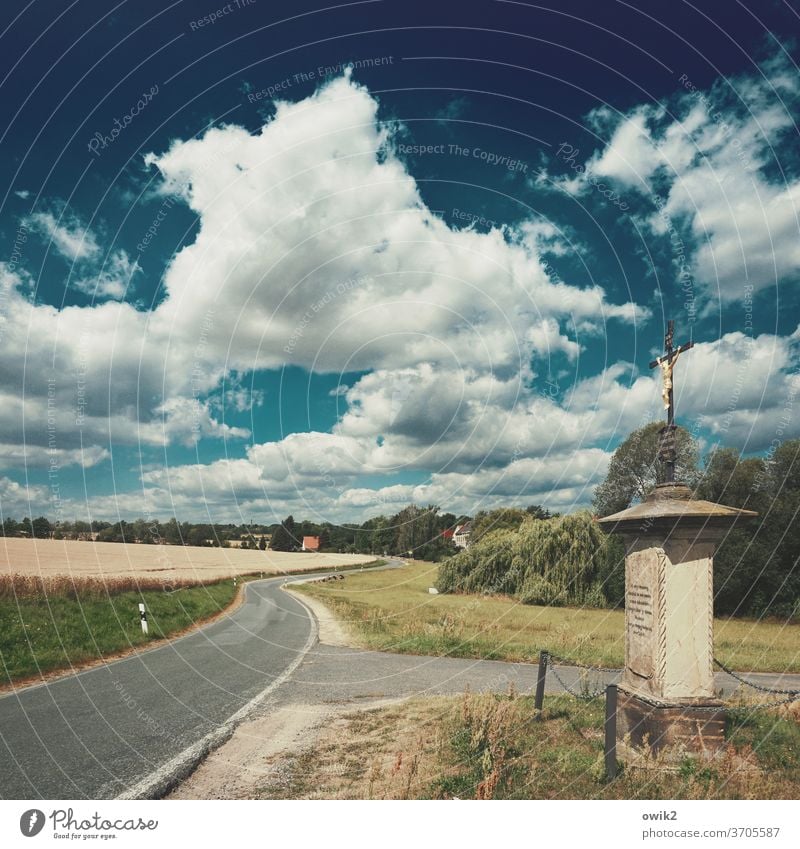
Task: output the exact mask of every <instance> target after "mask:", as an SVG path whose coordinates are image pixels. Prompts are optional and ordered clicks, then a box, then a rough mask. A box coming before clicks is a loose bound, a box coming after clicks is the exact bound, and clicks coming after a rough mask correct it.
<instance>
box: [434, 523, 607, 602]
mask: <svg viewBox="0 0 800 849" xmlns="http://www.w3.org/2000/svg"><path fill="white" fill-rule="evenodd" d="M620 563H621V558H620V551H619V546H618V545H617V544H616V543H615V542H614V541H612V540H610V539H609V537H608V536H606V534H604V533H603V532H602V531H601V530H600V528H599V527H598V525H597V523H596V522H595V521H594V519H593V518H592V517H591V516H590V515H589V514H588V513H585V512H584V513H574V514H572V515H569V516H559V517H556V518H552V519H536V518H527V519H525V520H524V521H523V523H522V525H521V527H520V528H519V530H518V531H513V530H505V531H496V532H494V533H491V534H487V535H486V536H485V537H483V538H482V539H481V540H479V541H478V542H477V543H475V544H474V545H472V546H471V547H470V548H469V549H468V550H467V551H464V552H462V553H461V554H458V555H457V556H456V557H453V558H450V559H449V560H447V561H446V562H445V563H444V564H443V565H442V566H441V567H440V569H439V577H438V579H437V584H436V587H437V589H438V590H439V591H440V592H484V593H493V594H495V593H504V594H508V595H514V596H516V597H517V598H519V599H520V601H522V602H523V603H525V604H577V605H587V606H592V607H595V606H599V607H603V606H607V605H608V603H609V602H611V603H612V604H614V605H616V604H617V603H618V597H617V596H618V592H619V577H618V573H619V570H620ZM612 577H613V579H614V580H611V578H612ZM607 587H608V590H609V592H608V593H607V592H606V588H607ZM622 592H623V594H624V571H623V572H622Z"/></svg>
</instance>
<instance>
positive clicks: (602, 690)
mask: <svg viewBox="0 0 800 849" xmlns="http://www.w3.org/2000/svg"><path fill="white" fill-rule="evenodd" d="M548 666H549V667H550V669H551V670H552V672H553V675H554V676H555V679H556V681H558V683H559V684H561V686H562V687H563V688H564V690H566V691H567V692H568V693H569V694H570V695H571V696H575V698H576V699H580V700H581V701H582V702H590V701H592V699H596V698H598V697H599V696H602V695H603V694H604V693H605V691H606V685H605V684H603V686H602V687H600V689H599V690H595V691H594V692H592V693H576V692H575V691H574V690H573V689H572V688H571V687H570V686H569V685H568V684H566V683H565V682H564V679H563V678H562V677H561V676H560V675H559V674H558V672H556V664H554V663H550V664H548Z"/></svg>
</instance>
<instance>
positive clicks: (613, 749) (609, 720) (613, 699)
mask: <svg viewBox="0 0 800 849" xmlns="http://www.w3.org/2000/svg"><path fill="white" fill-rule="evenodd" d="M605 736H606V739H605V762H606V763H605V765H606V778H607V779H608V780H609V781H613V780H614V779H615V778H616V777H617V685H616V684H609V685H608V687H606V719H605Z"/></svg>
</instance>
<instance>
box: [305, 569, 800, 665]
mask: <svg viewBox="0 0 800 849" xmlns="http://www.w3.org/2000/svg"><path fill="white" fill-rule="evenodd" d="M436 570H437V565H436V564H433V563H411V564H409V565H408V566H406V567H405V568H403V569H399V570H396V569H393V570H386V571H383V572H372V573H364V574H357V575H353V574H350V575H348V576H347V577H346V578H345V579H344V580H343V581H337V582H335V583H334V582H332V583H327V584H326V583H318V584H317V583H315V584H300V585H298V586H297V587H296V589H297V590H298V591H300V592H303V593H307V594H308V595H311V596H314V597H315V598H318V599H319V600H320V601H322V602H324V603H325V604H326V605H328V607H330V608H331V610H332V611H333V612H334V613H335V614H336V615H337V616H338V617H339V619H340V620H342V621H343V622H344V623H345V625H346V626H348V628H349V629H350V630H351V631H352V633H353V634H354V636H355V637H356V638H357V640H358V642H360V643H361V644H362V645H364V646H366V647H367V648H371V649H376V650H379V651H394V652H402V653H408V654H432V655H451V656H453V657H475V658H489V659H494V660H509V661H529V662H530V661H535V660H536V657H537V655H538V652H539V650H540V649H548V650H549V651H551V652H553V653H554V654H559V655H562V656H564V657H567V658H571V659H574V660H577V661H579V662H581V663H592V664H596V665H598V666H613V667H618V666H622V663H623V656H624V646H623V633H624V613H623V612H622V611H621V610H598V609H592V608H569V607H536V606H533V605H523V604H520V603H519V602H518V601H517V600H515V599H512V598H509V597H505V596H480V595H441V594H440V595H429V593H428V587H431V586H433V584H434V581H435V578H436ZM715 654H716V656H717V657H718V658H719V659H720V660H721V661H722V662H723V663H725V664H727V665H729V666H731V667H733V668H735V669H739V670H743V671H763V672H800V625H797V624H784V623H776V622H754V621H750V620H737V619H730V620H717V622H716V624H715Z"/></svg>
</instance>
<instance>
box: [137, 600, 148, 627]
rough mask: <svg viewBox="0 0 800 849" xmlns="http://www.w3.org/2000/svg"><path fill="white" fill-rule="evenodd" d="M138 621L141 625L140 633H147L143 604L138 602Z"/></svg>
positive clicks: (145, 613) (145, 611)
mask: <svg viewBox="0 0 800 849" xmlns="http://www.w3.org/2000/svg"><path fill="white" fill-rule="evenodd" d="M139 620H140V621H141V623H142V633H143V634H146V633H147V610H145V606H144V603H143V602H139Z"/></svg>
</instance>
